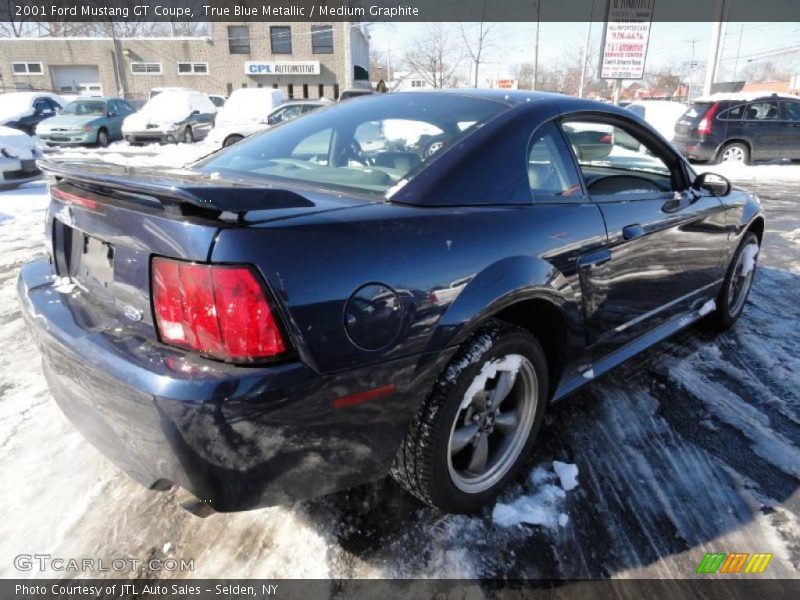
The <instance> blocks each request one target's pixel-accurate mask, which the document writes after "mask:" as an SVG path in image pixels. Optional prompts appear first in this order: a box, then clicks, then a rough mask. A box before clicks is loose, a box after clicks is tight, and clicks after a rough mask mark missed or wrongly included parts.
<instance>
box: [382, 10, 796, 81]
mask: <svg viewBox="0 0 800 600" xmlns="http://www.w3.org/2000/svg"><path fill="white" fill-rule="evenodd" d="M445 25H446V26H448V27H453V28H454V29H455V31H456V33H458V27H459V25H460V24H457V23H450V24H445ZM463 26H464V28H465V31H467V33H469V32H470V31H476V30H477V28H478V26H479V25H478V24H477V23H464V24H463ZM603 26H604V24H603V23H601V22H594V23H592V27H591V41H590V48H593V49H594V51H595V53H596V54H599V47H600V39H601V37H602V33H603ZM587 27H588V23H586V22H571V23H569V22H564V23H559V22H557V23H553V22H543V23H541V25H540V29H539V61H540V64H547V63H548V62H554V61H558V60H559V59H560V58H561V57H562V56H563V54H564V52H565V50H566V49H572V48H581V47H583V44H584V43H585V40H586V34H587ZM712 27H713V24H712V23H708V22H696V23H675V22H655V23H653V24H652V27H651V32H650V47H649V50H648V55H647V68H648V69H651V68H658V67H662V66H669V65H673V66H677V65H681V66H682V65H684V64H688V63H689V61H690V59H691V56H692V42H691V41H692V40H694V55H695V60H696V61H697V62H699V63H700V64H701V65H702V64H703V63H704V62H705V60H706V59H707V57H708V51H709V43H710V40H711V37H712ZM424 28H425V24H420V23H390V24H387V23H377V24H374V25H371V26H370V35H371V40H370V43H371V45H372V46H373V47H374V48H376V49H378V50H380V51H383V52H384V53H385V52H387V51H390V52H391V55H392V66H393V68H394V69H395V70H398V69H400V67H401V64H400V63H401V60H400V59H401V57H402V54H403V51H404V50H405V49H406V48H408V47H409V46H410V45H411V44H412V42H413V40H414V38H415V37H416V36H418V35H420V34H421V32H423V31H424ZM723 28H724V29H723V45H722V53H721V63H720V65H721V71H720V76H719V77H718V78H717V79H718V80H720V81H722V80H728V79H730V78H732V76H733V74H734V67H735V69H736V71H738V75H741V71H742V69H743V68H744V67H745V66H746V65H747V64H748V63H747V61H748V60H749V59H751V58H754V59H756V60H759V61H764V60H770V58H762V57H763V55H764V54H766V53H769V52H772V51H777V50H783V51H785V52H786V54H783V55H780V56H778V57H773V58H771V60H782V61H786V62H790V63H791V64H792V66H793V67H795V68H796V72H798V73H800V23H797V22H794V23H728V24H725V25H723ZM494 31H496V32H497V34H496V35H495V36H494V38H495V39H494V42H493V46H494V47H493V48H492V49H491V50H490V52H489V53H488V56H487V63H489V65H488V66H487V68H489V69H493V70H496V71H498V75H499V76H501V77H502V76H508V75H509V73H502V71H503V70H507V67H508V66H510V65H516V64H520V63H525V62H533V57H534V47H535V42H534V40H535V34H536V23H499V24H497V25H496V26H495V29H494ZM740 34H741V44H740ZM737 52H738V56H739V58H738V60H737ZM492 64H493V66H492ZM465 68H466V66H465ZM484 72H485V71H484V70H483V69H482V74H483V73H484ZM701 78H702V73H700V72H698V73H697V74H696V80H698V79H701Z"/></svg>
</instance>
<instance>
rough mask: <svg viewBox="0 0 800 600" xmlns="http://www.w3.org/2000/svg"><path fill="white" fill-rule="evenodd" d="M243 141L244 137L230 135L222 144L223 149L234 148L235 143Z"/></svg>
mask: <svg viewBox="0 0 800 600" xmlns="http://www.w3.org/2000/svg"><path fill="white" fill-rule="evenodd" d="M243 139H244V136H243V135H229V136H228V137H226V138H225V141H224V142H222V147H223V148H227V147H228V146H233V145H234V144H235V143H237V142H241V141H242V140H243Z"/></svg>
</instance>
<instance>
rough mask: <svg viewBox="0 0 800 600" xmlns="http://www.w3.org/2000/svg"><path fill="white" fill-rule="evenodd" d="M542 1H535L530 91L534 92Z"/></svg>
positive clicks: (537, 70) (537, 66)
mask: <svg viewBox="0 0 800 600" xmlns="http://www.w3.org/2000/svg"><path fill="white" fill-rule="evenodd" d="M541 8H542V0H536V45H535V46H534V49H533V83H532V84H531V89H532V90H534V91H535V90H536V77H537V76H538V75H539V16H540V14H541Z"/></svg>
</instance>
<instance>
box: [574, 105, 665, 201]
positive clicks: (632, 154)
mask: <svg viewBox="0 0 800 600" xmlns="http://www.w3.org/2000/svg"><path fill="white" fill-rule="evenodd" d="M563 129H564V134H565V136H566V138H567V141H568V142H569V144H570V146H571V148H572V152H573V153H574V154H575V158H576V159H577V161H578V165H579V166H580V169H581V174H582V175H583V179H584V182H585V184H586V189H587V191H588V192H589V194H590V195H593V196H598V195H601V196H604V195H614V196H616V195H619V194H640V195H641V194H662V193H666V192H671V191H673V182H674V181H678V177H677V176H676V177H673V175H672V173H671V170H670V167H669V166H668V164H667V163H668V161H669V159H668V158H667V159H665V158H664V157H662V156H661V155H660V154H659V151H658V150H656V149H654V148H653V147H651V145H650V143H649V142H646V141H642V140H643V139H646V138H644V137H643V138H642V139H640V138H639V135H638V134H636V133H635V132H636V128H635V127H634V126H633V124H631V127H630V128H625V129H623V128H622V127H619V126H618V125H614V124H611V123H605V122H600V121H578V120H574V121H573V120H569V121H567V122H565V123H564V124H563ZM669 162H671V161H669Z"/></svg>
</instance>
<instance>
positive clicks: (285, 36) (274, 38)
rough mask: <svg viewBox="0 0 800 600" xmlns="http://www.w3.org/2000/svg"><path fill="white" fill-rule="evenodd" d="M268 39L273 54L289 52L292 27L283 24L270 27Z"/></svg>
mask: <svg viewBox="0 0 800 600" xmlns="http://www.w3.org/2000/svg"><path fill="white" fill-rule="evenodd" d="M269 41H270V44H271V46H272V53H273V54H291V53H292V28H291V27H288V26H285V25H281V26H273V27H270V28H269Z"/></svg>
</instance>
